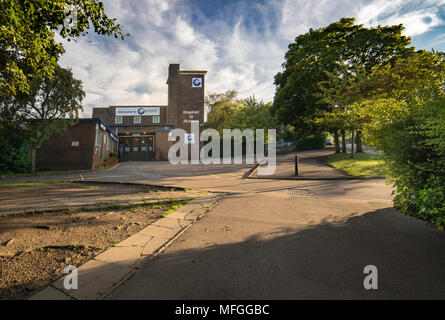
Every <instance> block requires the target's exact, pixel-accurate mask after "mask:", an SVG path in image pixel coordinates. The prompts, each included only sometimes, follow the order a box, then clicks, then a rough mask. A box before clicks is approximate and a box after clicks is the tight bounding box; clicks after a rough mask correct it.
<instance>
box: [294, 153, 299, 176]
mask: <svg viewBox="0 0 445 320" xmlns="http://www.w3.org/2000/svg"><path fill="white" fill-rule="evenodd" d="M298 162H299V161H298V156H295V175H296V176H298V175H299V173H298V165H299V163H298Z"/></svg>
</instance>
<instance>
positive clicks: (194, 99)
mask: <svg viewBox="0 0 445 320" xmlns="http://www.w3.org/2000/svg"><path fill="white" fill-rule="evenodd" d="M206 73H207V71H194V70H180V66H179V64H170V66H169V70H168V79H167V85H168V105H164V106H152V105H132V106H110V107H108V108H93V118H100V119H101V120H102V121H103V122H104V123H105V124H106V125H107V126H108V127H110V128H111V129H112V130H113V131H114V132H115V133H116V134H117V136H118V137H119V148H118V150H119V155H120V159H121V160H122V161H129V160H131V161H147V160H167V159H168V150H169V148H170V146H171V145H172V143H173V142H170V141H168V133H169V132H170V131H171V130H172V129H174V128H182V129H184V130H186V132H191V122H192V121H199V123H200V124H201V125H202V124H203V123H204V88H205V87H204V85H205V75H206Z"/></svg>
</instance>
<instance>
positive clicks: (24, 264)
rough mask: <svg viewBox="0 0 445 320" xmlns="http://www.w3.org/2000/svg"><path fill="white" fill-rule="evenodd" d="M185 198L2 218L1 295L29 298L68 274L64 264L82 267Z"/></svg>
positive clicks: (0, 234)
mask: <svg viewBox="0 0 445 320" xmlns="http://www.w3.org/2000/svg"><path fill="white" fill-rule="evenodd" d="M82 190H86V191H93V192H94V191H97V190H96V189H82ZM115 191H116V190H114V192H115ZM134 191H140V187H138V188H137V190H133V192H134ZM54 192H56V191H55V189H54ZM41 196H42V195H41ZM186 201H187V200H164V201H161V200H160V202H157V203H151V204H144V205H137V206H132V207H131V208H126V209H120V208H122V207H118V206H116V207H115V208H116V209H117V210H112V206H109V207H108V209H106V208H102V209H100V210H97V209H96V210H95V209H91V211H90V210H86V211H82V212H73V211H70V210H66V211H60V212H46V213H23V214H16V215H3V216H0V299H24V298H27V297H28V296H30V295H31V294H32V293H33V292H35V291H36V290H38V289H40V288H42V287H43V286H46V285H47V284H48V283H49V282H51V281H53V280H55V279H57V278H58V277H60V276H61V275H63V270H64V268H65V266H67V265H69V264H71V265H75V266H80V265H81V264H83V263H85V262H86V261H88V260H90V259H91V258H93V257H94V256H96V255H98V254H99V253H101V252H102V251H103V250H104V249H106V248H109V247H111V246H113V245H115V244H117V243H119V242H120V241H122V240H124V239H126V238H128V237H129V236H131V235H133V234H135V233H137V232H138V231H140V230H141V229H143V228H144V227H146V226H147V225H149V224H151V223H153V222H155V221H156V220H157V219H159V218H161V217H162V215H163V214H164V213H165V212H166V211H168V210H171V209H175V208H177V207H179V206H181V205H182V204H184V203H185V202H186ZM93 210H95V211H93Z"/></svg>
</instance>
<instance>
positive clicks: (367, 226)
mask: <svg viewBox="0 0 445 320" xmlns="http://www.w3.org/2000/svg"><path fill="white" fill-rule="evenodd" d="M283 234H284V235H283ZM184 243H186V242H184ZM181 246H182V244H181V242H180V241H179V245H178V243H175V244H174V245H173V246H172V247H171V248H169V249H167V251H166V252H165V253H163V254H161V255H159V256H157V257H155V258H154V259H153V260H152V261H150V262H149V263H147V264H145V265H144V266H143V267H142V269H141V270H140V271H139V272H138V273H136V275H135V276H134V277H133V278H131V279H130V280H128V281H127V282H125V283H124V284H123V285H122V286H121V287H119V288H117V289H116V290H114V292H112V294H111V295H110V296H109V298H110V299H315V298H316V299H377V298H387V299H401V298H407V299H444V298H445V273H444V272H443V270H445V251H444V250H443V248H444V246H445V233H444V232H441V231H439V230H435V229H434V228H433V227H432V226H431V225H428V224H425V223H424V222H421V221H419V220H416V219H414V218H411V217H407V216H404V215H402V214H400V213H398V212H397V211H395V210H394V209H389V208H388V209H381V210H376V211H373V212H368V213H366V214H364V215H361V216H354V217H349V218H347V219H344V220H342V221H337V222H335V223H332V222H322V223H320V224H317V225H313V226H310V227H307V228H304V229H301V230H297V231H295V230H277V233H276V235H273V234H272V235H271V234H268V235H257V236H254V237H251V238H248V239H247V240H246V241H243V242H240V243H233V244H224V245H218V244H213V245H211V246H208V247H205V248H186V247H185V248H181ZM366 265H375V266H376V267H377V268H378V271H379V284H378V285H379V289H378V290H374V291H367V290H365V289H364V288H363V279H364V277H365V275H364V274H363V269H364V267H365V266H366Z"/></svg>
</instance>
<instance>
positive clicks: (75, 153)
mask: <svg viewBox="0 0 445 320" xmlns="http://www.w3.org/2000/svg"><path fill="white" fill-rule="evenodd" d="M95 131H96V122H95V121H80V122H79V123H78V124H77V125H75V126H68V127H67V130H66V132H61V133H58V134H54V135H53V136H52V137H51V138H50V139H49V140H48V141H46V142H44V143H43V145H42V147H41V148H40V149H39V150H37V153H36V169H37V170H38V171H47V170H81V169H92V167H93V147H94V139H95ZM73 141H79V146H78V147H72V146H71V143H72V142H73Z"/></svg>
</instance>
